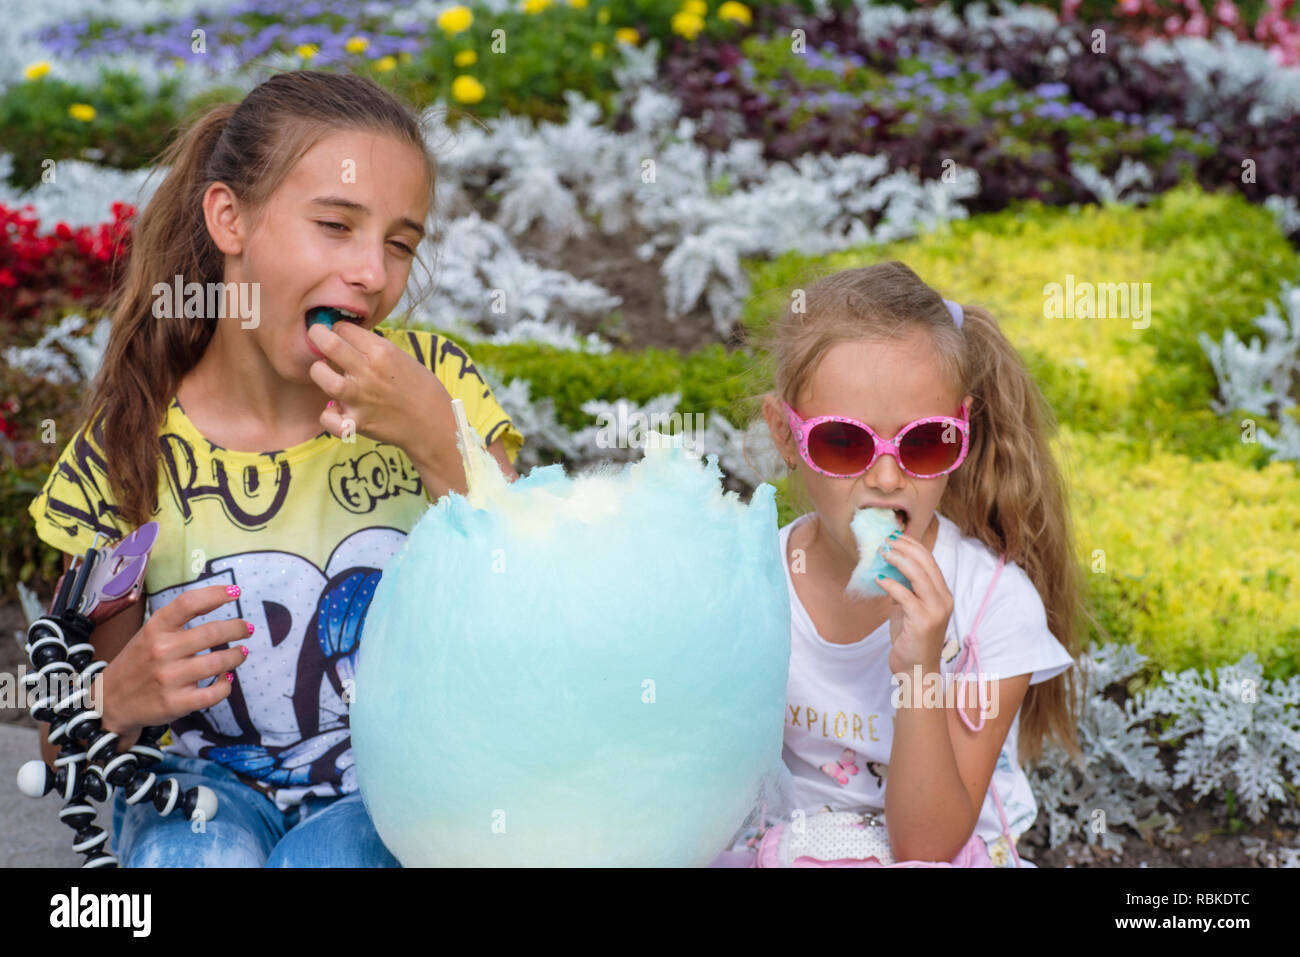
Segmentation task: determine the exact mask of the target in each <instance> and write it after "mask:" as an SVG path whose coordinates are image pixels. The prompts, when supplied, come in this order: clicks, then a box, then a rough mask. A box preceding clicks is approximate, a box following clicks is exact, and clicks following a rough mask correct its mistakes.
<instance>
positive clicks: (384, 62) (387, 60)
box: [375, 56, 397, 73]
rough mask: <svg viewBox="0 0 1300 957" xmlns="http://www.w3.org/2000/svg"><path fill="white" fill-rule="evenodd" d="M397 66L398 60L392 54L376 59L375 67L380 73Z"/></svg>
mask: <svg viewBox="0 0 1300 957" xmlns="http://www.w3.org/2000/svg"><path fill="white" fill-rule="evenodd" d="M396 68H397V61H396V60H394V59H393V58H392V57H391V56H381V57H380V58H379V59H378V60H376V61H375V69H376V70H378V71H379V72H380V73H387V72H388V71H389V70H393V69H396Z"/></svg>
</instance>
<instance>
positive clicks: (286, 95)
mask: <svg viewBox="0 0 1300 957" xmlns="http://www.w3.org/2000/svg"><path fill="white" fill-rule="evenodd" d="M341 130H352V131H360V132H375V133H383V134H387V135H390V136H393V137H394V138H396V139H397V140H398V141H399V142H403V143H409V144H410V145H411V146H413V147H414V148H415V149H416V150H418V151H419V153H420V154H421V155H422V156H423V157H424V159H425V162H426V164H427V171H428V182H429V191H430V208H432V202H433V191H434V186H435V180H436V175H437V167H436V164H435V161H434V157H433V155H432V153H431V152H430V151H429V148H428V146H427V145H426V142H425V128H424V126H423V124H422V122H421V120H420V118H419V117H418V116H417V115H416V114H415V112H414V111H413V110H412V109H411V108H410V107H409V106H408V105H406V104H404V103H403V102H402V101H401V100H399V99H397V98H396V97H395V96H393V95H392V94H391V93H389V92H388V91H386V90H384V89H383V88H382V87H380V86H379V85H378V84H376V83H374V82H373V81H371V80H369V79H366V78H364V77H359V76H353V75H350V74H347V73H325V72H321V71H315V70H299V71H294V72H289V73H281V74H278V75H275V76H272V77H271V78H269V79H268V80H266V81H265V82H263V83H261V84H259V85H258V86H257V87H255V88H254V89H253V90H252V91H250V92H249V93H248V95H247V96H245V97H244V99H243V100H242V101H241V102H240V103H238V104H235V103H222V104H219V105H217V106H214V107H212V108H211V109H209V110H208V111H207V112H205V113H203V114H202V115H201V116H199V117H197V118H196V119H195V120H194V121H193V123H191V124H190V126H189V127H188V128H187V129H185V130H184V131H183V132H182V133H181V134H180V136H178V137H177V138H176V139H175V140H174V141H173V142H172V143H171V144H170V145H169V146H168V147H167V148H166V149H165V150H164V151H163V152H162V153H161V154H160V156H159V159H158V162H159V163H160V164H161V165H164V166H169V167H170V170H169V171H168V172H167V175H166V177H165V178H164V179H163V180H162V182H161V183H160V184H159V186H158V189H157V191H156V192H155V193H154V195H153V197H152V199H151V200H150V201H149V203H148V205H147V206H146V207H145V209H144V210H143V212H142V213H141V215H140V218H139V221H138V223H137V224H136V228H135V233H134V236H133V237H132V241H131V254H130V259H129V261H128V264H127V269H126V275H125V276H124V278H123V282H122V285H121V286H120V287H119V288H118V290H117V291H116V293H115V294H114V296H113V298H112V299H111V300H110V301H109V303H108V306H107V309H108V312H109V315H110V316H111V318H112V326H111V332H110V335H109V341H108V348H107V350H106V351H105V354H104V359H103V362H102V364H101V366H100V369H99V372H98V373H97V374H96V376H95V381H94V383H93V385H92V387H91V389H90V390H89V391H88V395H87V397H86V399H85V401H84V403H83V405H82V408H81V410H80V420H81V421H83V422H87V423H90V426H89V428H88V429H87V431H90V432H91V433H92V435H93V436H94V438H95V440H96V442H97V443H98V444H99V446H100V448H102V449H103V450H104V453H105V459H106V462H107V471H108V478H109V484H110V487H111V489H112V493H113V497H114V499H115V502H116V505H117V509H118V515H119V517H120V519H121V520H122V521H123V522H125V523H126V524H127V525H128V526H129V527H131V528H134V527H136V526H139V525H141V524H143V523H144V522H147V521H148V520H149V518H150V516H152V515H153V513H154V512H155V511H156V510H157V508H158V486H159V469H158V461H159V458H160V456H161V454H162V443H161V440H160V437H159V427H160V426H161V424H162V421H163V418H164V416H165V415H166V411H167V407H168V405H169V404H170V403H171V400H172V397H173V396H174V394H175V392H176V389H177V387H178V386H179V385H180V382H181V380H182V379H183V378H184V376H185V374H186V373H188V372H189V371H190V370H191V369H193V368H194V366H195V365H196V364H197V363H198V361H199V359H200V358H201V357H202V356H203V352H204V350H205V349H207V347H208V343H209V341H211V339H212V335H213V332H214V329H215V325H214V323H212V322H207V321H202V320H200V321H194V322H176V321H174V320H167V319H158V318H155V317H154V315H153V288H154V285H155V284H156V283H160V282H161V283H167V284H169V285H170V284H171V283H172V282H173V277H175V276H178V275H179V276H181V277H182V282H184V283H190V282H198V283H202V284H204V288H207V286H206V284H207V283H211V282H221V281H223V275H224V271H225V264H224V257H223V256H222V254H221V252H220V250H218V249H217V247H216V244H215V243H213V241H212V237H211V236H209V235H208V229H207V224H206V222H205V220H204V215H203V194H204V193H205V192H206V191H207V189H208V187H209V186H210V185H211V184H212V183H215V182H220V183H224V184H225V185H226V186H228V187H230V189H231V191H232V192H233V193H234V194H235V196H236V197H237V198H238V200H239V202H240V204H241V205H242V206H243V207H244V208H245V209H247V210H248V212H249V214H250V215H251V216H253V217H256V216H257V215H258V211H259V210H262V209H264V208H265V205H266V203H267V201H268V200H269V199H270V197H271V196H272V195H273V194H274V193H275V191H276V189H278V188H279V186H280V184H281V183H283V182H284V180H285V178H286V177H287V176H288V174H289V173H290V171H291V170H292V169H293V167H294V165H295V164H296V163H297V162H298V160H299V159H301V158H302V156H303V155H304V154H305V153H306V152H307V151H308V150H310V149H311V148H312V147H313V146H314V145H315V144H316V143H318V142H319V141H320V140H322V139H324V138H325V137H326V136H328V135H330V134H332V133H337V132H339V131H341Z"/></svg>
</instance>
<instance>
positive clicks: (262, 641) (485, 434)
mask: <svg viewBox="0 0 1300 957" xmlns="http://www.w3.org/2000/svg"><path fill="white" fill-rule="evenodd" d="M375 332H376V334H379V335H383V336H385V337H386V338H388V339H389V340H390V341H392V342H393V343H395V344H396V345H398V346H399V347H400V348H402V349H403V350H404V351H406V352H408V353H410V354H411V355H413V356H415V358H416V359H417V360H419V361H420V363H421V364H422V365H424V366H425V367H426V368H428V369H430V370H431V371H433V372H434V374H435V375H437V376H438V379H439V380H440V381H441V382H442V384H443V385H444V386H445V387H446V388H447V391H448V392H449V393H450V394H451V397H452V398H454V399H455V398H459V399H461V400H462V401H463V402H464V404H465V412H466V415H467V417H468V419H469V422H470V424H471V425H472V426H474V428H475V429H476V430H477V431H478V433H479V435H480V436H482V438H483V439H484V441H485V442H486V443H487V444H488V445H491V443H492V442H494V441H496V440H497V439H498V438H500V439H502V440H503V441H504V443H505V448H506V453H507V455H508V457H509V459H510V461H511V462H513V461H514V460H515V458H516V456H517V455H518V452H519V448H520V446H521V445H522V444H523V435H522V434H521V433H520V432H519V430H518V429H516V428H515V426H514V424H513V423H512V422H511V421H510V419H509V417H508V416H507V415H506V413H505V412H504V411H503V410H502V408H501V406H500V405H499V404H498V403H497V401H496V399H495V398H494V397H493V395H492V392H491V390H490V389H489V388H488V386H487V383H486V382H484V380H483V378H482V376H481V375H480V374H479V372H478V369H477V368H475V366H474V363H473V361H472V360H471V358H470V356H469V355H468V354H467V353H466V352H465V351H464V350H463V349H462V348H460V347H459V346H457V345H456V344H455V343H454V342H452V341H451V340H449V339H447V338H445V337H442V336H438V335H435V334H433V333H430V332H421V331H405V330H396V329H377V330H375ZM96 426H97V427H96V428H95V429H94V430H93V431H92V432H91V433H89V434H87V432H86V429H85V428H83V429H82V430H81V431H79V432H78V433H77V435H76V436H74V437H73V438H72V440H71V441H70V442H69V443H68V445H67V446H66V447H65V448H64V450H63V453H62V454H61V455H60V457H59V461H58V462H57V463H56V464H55V466H54V468H53V469H52V470H51V472H50V477H49V479H48V480H47V481H46V483H45V487H44V488H43V489H42V491H41V494H40V495H39V496H38V497H37V498H36V499H35V500H34V501H33V502H32V503H31V505H30V506H29V508H28V512H29V513H30V514H31V516H32V519H33V520H34V521H35V523H36V530H37V533H38V534H39V535H40V537H41V539H42V540H43V541H45V542H46V543H47V544H49V545H51V546H53V547H54V548H57V549H59V550H60V551H63V552H71V553H77V554H81V553H84V552H85V550H86V549H87V548H89V547H90V545H91V542H92V541H93V539H94V537H95V534H96V533H97V532H102V533H104V535H105V536H106V539H101V540H100V545H101V546H102V545H104V544H106V540H116V539H119V538H121V537H122V536H123V535H125V534H127V533H129V532H130V531H131V529H130V528H127V527H125V525H124V524H123V522H122V521H121V520H120V519H119V516H118V514H117V508H116V506H115V504H114V502H113V500H112V492H111V490H110V488H109V483H108V473H107V469H106V466H105V452H104V449H103V433H102V429H100V428H98V423H96ZM160 433H161V436H162V446H163V454H162V457H161V460H160V463H159V490H158V498H159V503H158V505H159V507H158V511H157V512H155V514H154V515H153V520H154V521H157V522H158V523H159V535H158V540H157V543H156V544H155V545H154V548H153V551H152V552H151V554H150V559H149V567H148V570H147V572H146V575H145V590H146V595H147V602H148V604H147V607H148V611H149V613H150V614H152V613H153V612H155V611H157V610H158V609H159V608H162V607H164V606H165V605H167V604H168V603H169V602H171V601H172V600H173V599H174V598H176V596H177V595H179V594H180V593H181V592H182V591H185V590H186V589H190V588H202V587H206V586H208V585H218V584H220V585H238V586H239V587H240V590H241V595H240V597H239V598H238V599H236V600H235V601H233V602H229V603H227V604H225V605H223V606H222V607H221V608H219V609H217V610H216V611H214V612H212V613H210V614H208V615H205V616H202V617H199V618H194V619H191V621H190V623H189V625H188V627H190V628H194V627H197V626H199V625H201V624H204V623H206V622H208V621H216V620H222V619H227V618H241V619H244V620H246V621H248V622H251V623H252V624H253V626H254V631H253V634H252V635H251V636H250V637H249V638H247V639H245V640H242V641H241V642H239V643H240V644H244V645H246V646H247V647H248V649H249V654H248V658H247V659H246V660H245V662H244V664H243V665H241V666H240V667H239V668H238V669H236V670H235V672H234V675H235V680H234V684H233V686H232V689H231V693H230V695H229V697H227V698H226V699H225V700H224V701H222V702H220V703H219V704H217V705H216V706H215V707H213V708H208V709H206V710H204V711H196V712H193V713H191V714H189V715H186V716H185V717H183V718H180V719H178V720H177V721H174V722H172V724H171V739H172V743H171V744H168V745H167V746H166V748H165V750H167V751H171V752H175V753H180V754H186V755H194V756H197V757H202V758H207V759H209V760H212V761H216V762H218V763H220V764H223V765H226V766H228V767H230V768H231V769H232V770H234V771H236V772H237V773H238V774H240V775H241V777H242V778H243V779H244V780H245V781H246V782H247V783H249V784H251V785H253V786H254V787H257V788H259V789H260V790H262V791H263V792H264V793H265V794H267V796H268V797H270V798H271V799H272V800H274V801H275V803H276V805H277V806H278V807H279V808H280V809H281V810H285V809H287V808H288V807H290V806H292V805H295V804H298V803H300V802H301V801H302V799H303V798H304V797H306V796H307V795H327V796H329V795H338V794H347V793H350V792H352V791H355V790H356V788H357V783H356V777H355V774H354V771H353V766H352V743H351V736H350V731H349V726H348V702H350V701H351V700H352V694H351V692H352V684H351V682H352V676H353V668H354V664H355V662H356V656H357V649H358V647H359V644H360V640H361V631H362V627H363V625H364V623H365V617H366V611H367V610H368V608H369V604H370V599H371V596H372V595H373V594H374V590H375V586H376V585H377V584H378V582H379V578H380V575H381V573H382V570H383V568H384V565H385V564H386V563H387V561H388V560H389V558H390V557H392V556H393V555H394V554H395V553H396V552H397V550H398V549H399V548H400V547H401V546H402V543H403V541H404V540H405V538H406V534H407V532H408V531H409V530H410V529H411V528H412V527H413V526H414V524H415V522H416V521H417V520H418V519H419V518H420V517H421V516H422V515H423V514H424V512H425V510H426V509H428V508H429V505H430V500H429V497H428V496H427V495H426V492H425V489H424V486H423V483H422V482H421V480H420V476H419V473H418V472H417V471H416V469H415V466H414V465H413V464H412V463H411V460H410V458H409V457H408V456H407V454H406V452H405V451H404V450H403V449H401V448H399V447H398V446H396V445H391V444H387V443H382V442H376V441H375V440H373V439H370V438H368V437H366V436H364V435H361V434H360V433H358V434H356V435H355V436H354V437H353V438H354V439H355V441H350V442H344V441H343V440H342V439H340V438H338V437H336V436H333V435H331V434H330V433H329V432H325V431H322V432H321V433H320V434H319V435H317V436H316V437H315V438H312V439H309V440H308V441H306V442H303V443H301V444H299V445H295V446H293V447H292V448H288V449H281V450H278V451H273V452H239V451H232V450H229V449H224V448H222V447H221V446H218V445H216V444H214V443H212V442H210V441H208V440H207V439H206V438H204V437H203V435H201V434H200V433H199V431H198V430H197V429H196V428H195V426H194V424H193V423H192V422H191V421H190V420H189V418H188V417H187V416H186V414H185V411H184V409H183V408H182V407H181V405H180V403H179V402H178V401H176V399H175V398H173V400H172V402H171V405H170V406H169V407H168V409H167V414H166V418H165V419H164V421H163V423H162V427H161V429H160ZM226 647H229V645H218V646H217V649H221V648H226ZM205 653H206V652H205ZM222 680H224V679H222ZM208 683H210V681H205V682H204V684H208Z"/></svg>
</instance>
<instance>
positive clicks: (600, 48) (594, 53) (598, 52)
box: [591, 43, 605, 60]
mask: <svg viewBox="0 0 1300 957" xmlns="http://www.w3.org/2000/svg"><path fill="white" fill-rule="evenodd" d="M591 58H592V59H593V60H603V59H604V58H605V44H603V43H593V44H592V45H591Z"/></svg>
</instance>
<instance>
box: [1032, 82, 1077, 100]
mask: <svg viewBox="0 0 1300 957" xmlns="http://www.w3.org/2000/svg"><path fill="white" fill-rule="evenodd" d="M1033 92H1035V93H1037V94H1038V95H1039V96H1041V97H1043V98H1044V99H1048V100H1054V99H1056V98H1057V97H1059V96H1066V95H1068V94H1069V92H1070V87H1069V86H1067V85H1066V84H1064V83H1040V84H1038V86H1036V87H1034V89H1033Z"/></svg>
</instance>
